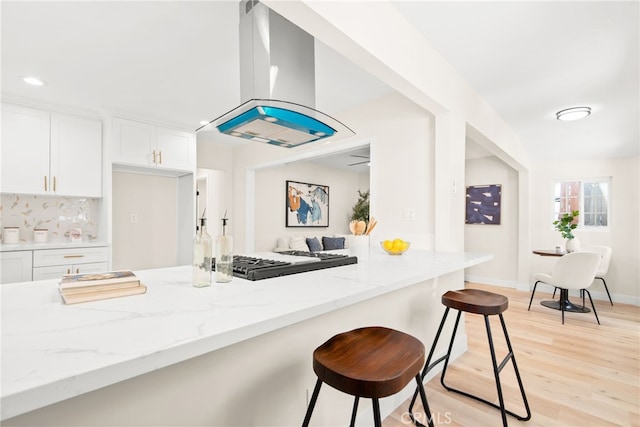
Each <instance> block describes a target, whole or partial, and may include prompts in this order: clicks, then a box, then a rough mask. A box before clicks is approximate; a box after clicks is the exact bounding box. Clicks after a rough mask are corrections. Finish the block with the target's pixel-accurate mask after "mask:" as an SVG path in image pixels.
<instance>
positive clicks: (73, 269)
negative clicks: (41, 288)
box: [33, 262, 107, 280]
mask: <svg viewBox="0 0 640 427" xmlns="http://www.w3.org/2000/svg"><path fill="white" fill-rule="evenodd" d="M106 270H107V263H106V262H93V263H89V264H68V265H52V266H49V267H35V268H34V269H33V280H48V279H62V276H64V275H65V274H85V273H98V272H100V273H103V272H105V271H106Z"/></svg>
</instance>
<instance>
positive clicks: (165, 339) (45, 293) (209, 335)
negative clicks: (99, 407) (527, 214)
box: [0, 248, 493, 419]
mask: <svg viewBox="0 0 640 427" xmlns="http://www.w3.org/2000/svg"><path fill="white" fill-rule="evenodd" d="M492 258H493V255H491V254H482V253H435V252H430V251H418V250H410V251H409V252H407V253H405V254H403V255H401V256H390V255H386V254H384V253H383V252H382V251H381V250H377V248H372V249H371V253H370V255H369V257H368V259H367V260H361V261H360V262H359V263H358V264H354V265H348V266H343V267H336V268H329V269H325V270H317V271H313V272H308V273H302V274H295V275H291V276H284V277H278V278H273V279H266V280H260V281H255V282H251V281H246V280H242V279H239V278H234V279H233V280H232V281H231V282H230V283H226V284H214V285H213V286H211V287H208V288H194V287H193V286H192V285H191V268H190V267H188V266H185V267H174V268H165V269H156V270H144V271H136V272H135V273H136V274H137V275H138V277H139V278H140V279H141V281H142V282H143V283H144V284H146V285H147V287H148V290H147V293H146V294H143V295H135V296H128V297H122V298H114V299H110V300H103V301H94V302H89V303H83V304H75V305H64V304H63V303H62V299H61V297H60V295H59V293H58V289H57V285H58V283H57V282H58V281H57V280H45V281H39V282H25V283H15V284H8V285H2V286H0V291H1V298H2V299H1V304H2V341H1V345H2V383H1V402H0V408H1V411H2V414H1V415H2V419H6V418H11V417H14V416H16V415H20V414H23V413H26V412H28V411H31V410H34V409H37V408H40V407H43V406H46V405H49V404H52V403H55V402H58V401H61V400H64V399H68V398H71V397H75V396H79V395H81V394H84V393H87V392H89V391H92V390H96V389H98V388H101V387H105V386H108V385H111V384H114V383H116V382H119V381H123V380H126V379H129V378H132V377H135V376H137V375H141V374H144V373H146V372H151V371H154V370H157V369H160V368H163V367H165V366H169V365H171V364H174V363H178V362H181V361H184V360H187V359H190V358H193V357H196V356H199V355H202V354H205V353H208V352H211V351H214V350H217V349H220V348H223V347H226V346H230V345H233V344H235V343H238V342H240V341H243V340H246V339H249V338H253V337H256V336H259V335H262V334H265V333H267V332H270V331H274V330H277V329H279V328H283V327H285V326H288V325H291V324H294V323H297V322H300V321H303V320H306V319H310V318H312V317H315V316H318V315H321V314H324V313H328V312H331V311H334V310H337V309H340V308H342V307H345V306H347V305H351V304H354V303H358V302H361V301H364V300H367V299H370V298H373V297H376V296H379V295H383V294H385V293H388V292H391V291H394V290H397V289H400V288H404V287H407V286H410V285H413V284H416V283H419V282H422V281H426V280H429V279H433V278H435V277H438V276H442V275H445V274H448V273H452V272H455V271H459V270H462V269H464V268H466V267H470V266H472V265H476V264H479V263H482V262H485V261H488V260H490V259H492Z"/></svg>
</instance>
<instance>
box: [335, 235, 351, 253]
mask: <svg viewBox="0 0 640 427" xmlns="http://www.w3.org/2000/svg"><path fill="white" fill-rule="evenodd" d="M351 236H352V234H334V235H333V236H331V237H342V238H344V248H343V249H349V238H350V237H351Z"/></svg>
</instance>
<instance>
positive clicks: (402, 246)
mask: <svg viewBox="0 0 640 427" xmlns="http://www.w3.org/2000/svg"><path fill="white" fill-rule="evenodd" d="M380 246H382V249H384V251H385V252H386V253H388V254H389V255H402V254H403V253H405V252H406V251H407V249H409V246H411V242H406V241H404V240H402V239H393V240H384V241H382V242H380Z"/></svg>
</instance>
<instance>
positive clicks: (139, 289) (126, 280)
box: [59, 270, 147, 304]
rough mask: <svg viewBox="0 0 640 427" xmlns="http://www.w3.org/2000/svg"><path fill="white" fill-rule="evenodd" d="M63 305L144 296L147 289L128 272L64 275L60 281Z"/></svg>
mask: <svg viewBox="0 0 640 427" xmlns="http://www.w3.org/2000/svg"><path fill="white" fill-rule="evenodd" d="M59 289H60V295H62V299H63V300H64V302H65V304H77V303H80V302H88V301H96V300H102V299H107V298H116V297H123V296H127V295H137V294H144V293H145V292H146V291H147V287H146V286H145V285H143V284H142V283H140V280H138V278H137V277H136V275H135V274H133V272H131V271H129V270H122V271H109V272H105V273H88V274H66V275H64V276H62V280H61V281H60V286H59Z"/></svg>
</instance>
